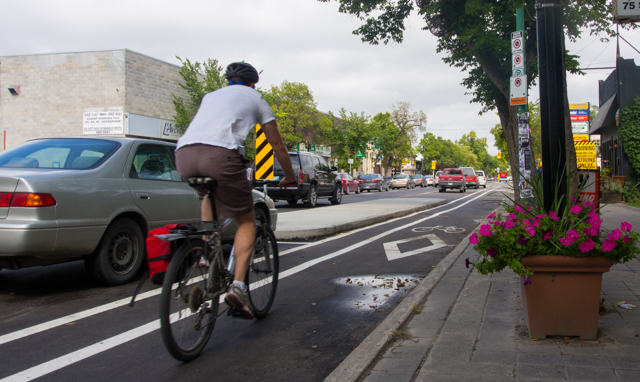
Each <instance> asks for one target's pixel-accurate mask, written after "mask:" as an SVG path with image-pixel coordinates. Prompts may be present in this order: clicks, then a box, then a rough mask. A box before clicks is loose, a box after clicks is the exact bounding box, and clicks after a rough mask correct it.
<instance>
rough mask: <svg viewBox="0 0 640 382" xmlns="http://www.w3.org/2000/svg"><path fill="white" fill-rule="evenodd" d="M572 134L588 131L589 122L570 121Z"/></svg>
mask: <svg viewBox="0 0 640 382" xmlns="http://www.w3.org/2000/svg"><path fill="white" fill-rule="evenodd" d="M571 131H573V134H587V133H588V132H589V122H573V121H572V122H571Z"/></svg>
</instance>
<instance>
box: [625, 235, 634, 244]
mask: <svg viewBox="0 0 640 382" xmlns="http://www.w3.org/2000/svg"><path fill="white" fill-rule="evenodd" d="M623 240H624V242H625V243H626V244H629V243H631V241H632V240H631V237H630V236H628V235H625V236H624V239H623Z"/></svg>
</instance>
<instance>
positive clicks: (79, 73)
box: [0, 50, 125, 149]
mask: <svg viewBox="0 0 640 382" xmlns="http://www.w3.org/2000/svg"><path fill="white" fill-rule="evenodd" d="M0 62H1V65H0V139H1V137H2V135H3V134H2V132H3V131H4V130H6V132H7V142H6V147H7V148H10V147H12V146H15V145H17V144H19V143H22V142H24V141H27V140H29V139H33V138H40V137H54V136H72V135H82V116H83V112H84V109H85V108H87V107H118V106H119V107H123V106H124V102H125V76H124V74H125V51H124V50H114V51H102V52H86V53H56V54H40V55H27V56H11V57H0ZM12 85H19V86H20V95H18V96H12V95H11V94H10V93H9V91H8V90H7V88H8V87H9V86H12ZM0 149H2V147H0Z"/></svg>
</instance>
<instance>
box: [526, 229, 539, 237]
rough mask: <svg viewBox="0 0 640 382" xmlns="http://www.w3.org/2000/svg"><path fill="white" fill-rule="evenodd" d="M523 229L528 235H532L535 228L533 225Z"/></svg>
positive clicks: (534, 232)
mask: <svg viewBox="0 0 640 382" xmlns="http://www.w3.org/2000/svg"><path fill="white" fill-rule="evenodd" d="M525 231H527V233H528V234H529V236H531V237H533V236H534V235H535V234H536V230H535V229H534V228H533V227H527V228H526V229H525Z"/></svg>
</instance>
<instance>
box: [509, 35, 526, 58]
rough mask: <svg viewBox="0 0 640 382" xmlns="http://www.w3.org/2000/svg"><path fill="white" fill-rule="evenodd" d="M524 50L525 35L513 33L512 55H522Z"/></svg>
mask: <svg viewBox="0 0 640 382" xmlns="http://www.w3.org/2000/svg"><path fill="white" fill-rule="evenodd" d="M523 49H524V33H522V31H515V32H512V33H511V53H521V52H522V50H523Z"/></svg>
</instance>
